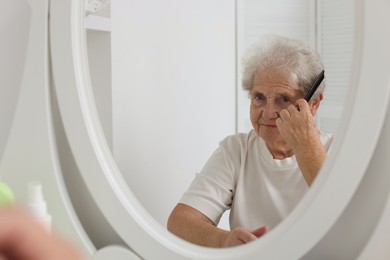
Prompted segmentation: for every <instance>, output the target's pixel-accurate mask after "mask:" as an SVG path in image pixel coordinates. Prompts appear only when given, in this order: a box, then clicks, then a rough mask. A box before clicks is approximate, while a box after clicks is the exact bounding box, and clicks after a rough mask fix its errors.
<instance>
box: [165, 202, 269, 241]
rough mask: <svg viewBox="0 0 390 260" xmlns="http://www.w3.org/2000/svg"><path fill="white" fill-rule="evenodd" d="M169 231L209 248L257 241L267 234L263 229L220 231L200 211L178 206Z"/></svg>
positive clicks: (170, 217) (169, 221) (174, 211)
mask: <svg viewBox="0 0 390 260" xmlns="http://www.w3.org/2000/svg"><path fill="white" fill-rule="evenodd" d="M168 230H169V231H170V232H172V233H173V234H175V235H177V236H179V237H181V238H183V239H184V240H187V241H189V242H192V243H195V244H198V245H202V246H207V247H231V246H236V245H241V244H246V243H248V242H250V241H253V240H256V239H257V238H258V237H260V236H262V235H263V234H265V233H266V232H267V228H265V227H262V228H260V229H257V230H255V231H253V232H252V233H251V232H249V231H248V230H246V229H244V228H236V229H234V230H232V231H227V230H223V229H220V228H218V227H216V226H215V225H214V223H213V222H212V221H211V220H210V219H209V218H207V217H206V216H205V215H203V214H202V213H201V212H199V211H198V210H196V209H194V208H192V207H190V206H187V205H185V204H180V203H179V204H177V206H176V207H175V208H174V209H173V211H172V213H171V215H170V216H169V219H168Z"/></svg>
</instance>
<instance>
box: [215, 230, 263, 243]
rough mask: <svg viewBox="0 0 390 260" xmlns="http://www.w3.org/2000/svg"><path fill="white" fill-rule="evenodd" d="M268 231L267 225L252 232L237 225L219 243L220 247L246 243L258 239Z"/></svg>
mask: <svg viewBox="0 0 390 260" xmlns="http://www.w3.org/2000/svg"><path fill="white" fill-rule="evenodd" d="M267 232H268V229H267V227H265V226H263V227H260V228H258V229H256V230H254V231H252V232H250V231H248V230H247V229H245V228H242V227H238V228H235V229H233V230H232V231H230V232H229V233H227V235H226V237H225V239H224V240H223V241H222V243H221V247H232V246H238V245H243V244H247V243H249V242H251V241H254V240H256V239H258V238H259V237H261V236H263V235H264V234H265V233H267Z"/></svg>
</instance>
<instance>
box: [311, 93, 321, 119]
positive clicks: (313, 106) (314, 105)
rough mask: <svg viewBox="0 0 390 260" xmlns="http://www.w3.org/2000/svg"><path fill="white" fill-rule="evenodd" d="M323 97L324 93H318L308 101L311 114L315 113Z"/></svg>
mask: <svg viewBox="0 0 390 260" xmlns="http://www.w3.org/2000/svg"><path fill="white" fill-rule="evenodd" d="M323 98H324V94H322V93H321V94H319V95H318V96H317V98H316V99H313V100H311V101H310V102H309V106H310V111H311V113H312V115H313V116H315V115H316V113H317V110H318V108H319V107H320V103H321V101H322V99H323Z"/></svg>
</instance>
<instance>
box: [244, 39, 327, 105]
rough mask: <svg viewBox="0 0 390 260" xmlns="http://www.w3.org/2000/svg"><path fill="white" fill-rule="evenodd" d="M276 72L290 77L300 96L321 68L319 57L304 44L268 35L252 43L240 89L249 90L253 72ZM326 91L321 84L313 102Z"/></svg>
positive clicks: (246, 56)
mask: <svg viewBox="0 0 390 260" xmlns="http://www.w3.org/2000/svg"><path fill="white" fill-rule="evenodd" d="M270 69H271V70H277V71H278V72H281V73H282V74H284V75H286V76H288V77H289V79H290V80H291V81H292V83H293V84H294V85H295V86H297V87H298V88H299V90H301V91H302V92H303V93H305V94H306V93H307V92H308V90H309V88H310V86H311V85H312V84H313V82H314V81H315V79H316V78H317V77H318V75H319V74H320V72H321V71H322V70H323V69H324V65H323V64H322V62H321V59H320V56H319V54H318V53H317V52H316V51H315V50H313V49H311V48H309V47H308V46H307V45H306V44H305V43H303V42H301V41H299V40H296V39H292V38H286V37H282V36H277V35H267V36H265V37H264V38H262V40H261V41H259V42H258V43H256V44H254V45H253V46H252V47H251V48H250V49H249V50H248V52H247V53H246V55H245V56H244V59H243V75H242V87H243V89H244V90H247V91H249V92H251V91H252V87H253V78H254V76H255V74H256V73H259V72H260V73H261V72H265V71H268V70H270ZM324 88H325V80H324V81H323V82H322V83H321V85H320V86H319V88H318V90H317V91H316V93H315V94H314V95H313V99H316V98H317V97H318V95H319V94H320V93H323V91H324Z"/></svg>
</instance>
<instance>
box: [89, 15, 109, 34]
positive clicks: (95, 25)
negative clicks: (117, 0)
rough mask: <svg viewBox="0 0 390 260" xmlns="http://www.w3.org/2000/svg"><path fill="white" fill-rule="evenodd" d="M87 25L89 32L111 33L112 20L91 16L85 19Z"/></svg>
mask: <svg viewBox="0 0 390 260" xmlns="http://www.w3.org/2000/svg"><path fill="white" fill-rule="evenodd" d="M85 24H86V28H87V29H88V30H95V31H102V32H110V31H111V19H110V18H107V17H103V16H97V15H92V14H90V15H87V16H86V17H85Z"/></svg>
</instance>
